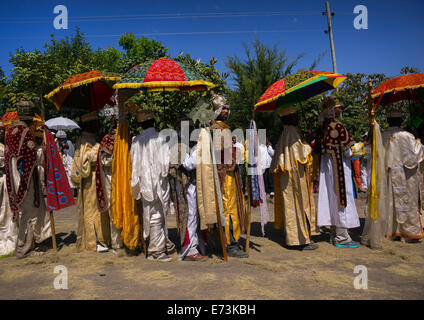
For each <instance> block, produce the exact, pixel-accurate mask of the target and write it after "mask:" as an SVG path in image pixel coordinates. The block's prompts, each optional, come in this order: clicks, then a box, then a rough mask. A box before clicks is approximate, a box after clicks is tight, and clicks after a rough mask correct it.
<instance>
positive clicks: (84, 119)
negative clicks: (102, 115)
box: [81, 111, 99, 123]
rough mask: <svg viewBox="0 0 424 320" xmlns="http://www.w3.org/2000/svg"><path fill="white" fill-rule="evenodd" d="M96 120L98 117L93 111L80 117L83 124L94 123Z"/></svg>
mask: <svg viewBox="0 0 424 320" xmlns="http://www.w3.org/2000/svg"><path fill="white" fill-rule="evenodd" d="M98 119H99V117H98V115H97V112H96V111H93V112H90V113H86V114H83V115H82V116H81V121H82V122H84V123H85V122H90V121H94V120H98Z"/></svg>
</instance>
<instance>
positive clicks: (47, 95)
mask: <svg viewBox="0 0 424 320" xmlns="http://www.w3.org/2000/svg"><path fill="white" fill-rule="evenodd" d="M99 80H106V81H119V80H121V77H103V76H102V77H95V78H90V79H86V80H82V81H78V82H75V83H70V84H66V85H62V86H60V87H58V88H56V89H54V90H53V91H51V92H50V93H48V94H46V95H44V98H46V99H49V100H50V101H51V102H53V103H54V104H55V105H56V103H55V102H54V101H53V100H52V99H50V98H51V97H53V96H54V95H55V94H56V93H58V92H60V91H63V90H69V89H74V88H76V87H79V86H82V85H85V84H89V83H92V82H96V81H99ZM56 107H57V106H56Z"/></svg>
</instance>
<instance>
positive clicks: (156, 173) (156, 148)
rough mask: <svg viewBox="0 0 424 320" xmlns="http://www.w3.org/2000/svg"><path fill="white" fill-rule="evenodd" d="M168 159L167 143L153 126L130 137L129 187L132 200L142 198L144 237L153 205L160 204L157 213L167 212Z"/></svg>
mask: <svg viewBox="0 0 424 320" xmlns="http://www.w3.org/2000/svg"><path fill="white" fill-rule="evenodd" d="M169 159H170V154H169V146H168V144H167V143H166V141H164V140H163V139H162V138H161V137H160V136H159V132H157V131H156V129H155V128H148V129H146V130H143V132H142V133H141V134H139V135H138V136H136V137H135V138H134V139H133V142H132V145H131V161H132V176H131V188H132V192H133V196H134V198H135V199H136V200H140V199H143V209H145V211H144V212H145V214H143V226H144V238H145V239H147V237H148V236H149V232H150V231H149V230H150V218H151V217H150V215H152V214H154V213H155V211H156V210H154V208H158V207H161V210H160V212H161V213H162V214H165V215H166V214H167V212H168V211H169V183H168V178H167V177H168V171H169ZM153 204H154V205H153ZM147 213H150V214H147ZM164 219H165V218H164ZM165 221H166V219H165Z"/></svg>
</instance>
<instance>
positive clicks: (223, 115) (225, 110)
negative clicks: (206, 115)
mask: <svg viewBox="0 0 424 320" xmlns="http://www.w3.org/2000/svg"><path fill="white" fill-rule="evenodd" d="M218 119H219V120H221V121H226V120H227V119H228V108H222V111H221V113H220V114H219V117H218Z"/></svg>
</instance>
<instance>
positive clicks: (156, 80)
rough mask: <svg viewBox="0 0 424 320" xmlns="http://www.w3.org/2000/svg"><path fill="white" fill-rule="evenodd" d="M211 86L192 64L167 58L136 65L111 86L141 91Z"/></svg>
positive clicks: (179, 89) (185, 89)
mask: <svg viewBox="0 0 424 320" xmlns="http://www.w3.org/2000/svg"><path fill="white" fill-rule="evenodd" d="M213 87H215V85H214V84H213V83H212V82H209V81H208V80H207V79H206V78H204V77H203V76H202V75H201V74H200V72H199V71H197V70H196V69H195V68H194V67H193V66H191V65H189V64H187V63H182V62H176V61H174V60H171V59H168V58H160V59H157V60H153V61H149V62H146V63H140V64H138V65H136V66H135V67H133V68H132V69H131V70H129V71H128V72H127V73H125V74H124V75H123V76H122V78H121V80H120V81H118V82H117V83H116V84H115V85H114V86H113V88H114V89H137V90H142V91H195V90H205V89H210V88H213Z"/></svg>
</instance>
